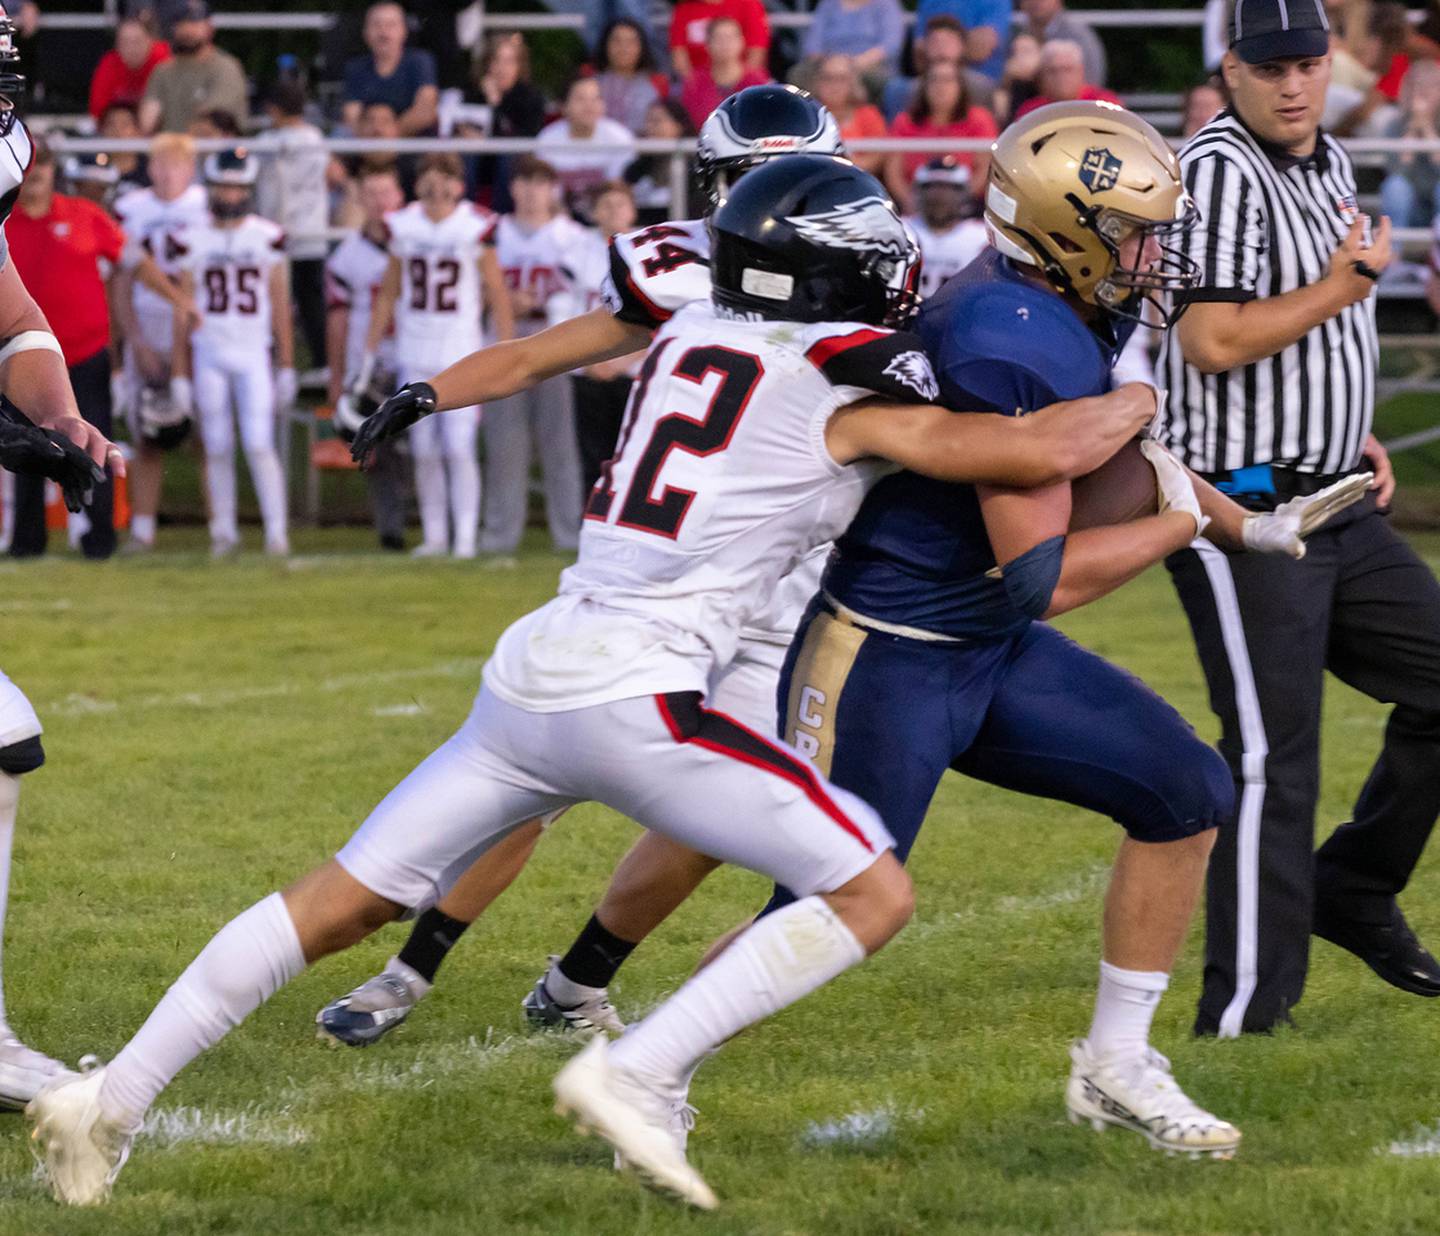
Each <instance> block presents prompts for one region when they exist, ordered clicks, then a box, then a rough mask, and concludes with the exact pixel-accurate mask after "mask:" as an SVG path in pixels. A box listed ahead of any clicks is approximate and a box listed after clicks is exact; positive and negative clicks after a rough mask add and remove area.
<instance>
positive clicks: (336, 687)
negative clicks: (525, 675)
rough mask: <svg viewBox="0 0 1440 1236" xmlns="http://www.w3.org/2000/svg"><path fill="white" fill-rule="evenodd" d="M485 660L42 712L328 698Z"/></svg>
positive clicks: (460, 670) (74, 699)
mask: <svg viewBox="0 0 1440 1236" xmlns="http://www.w3.org/2000/svg"><path fill="white" fill-rule="evenodd" d="M484 664H485V658H484V657H462V658H461V659H459V660H456V661H442V662H440V663H439V664H438V665H429V666H421V667H419V668H417V669H402V670H380V671H378V672H376V673H373V674H342V675H340V676H338V677H335V678H325V679H322V680H321V681H320V682H274V683H267V684H264V685H261V686H254V687H236V688H234V689H233V690H229V691H183V692H180V693H179V694H176V695H138V696H135V697H134V698H132V699H127V700H123V701H121V700H103V699H95V698H94V697H93V696H89V695H78V694H72V695H67V696H66V697H65V698H64V699H62V700H59V701H58V702H56V703H52V704H51V705H50V706H49V707H48V708H45V709H42V712H43V713H44V714H45V715H47V716H56V717H84V716H93V715H95V714H97V713H112V712H119V711H121V710H122V709H123V710H125V711H127V712H134V711H144V710H149V709H156V708H167V709H169V708H202V709H204V708H227V707H229V706H230V705H232V704H244V703H249V702H251V701H254V700H269V699H279V698H283V697H286V696H295V695H327V694H333V693H335V692H339V691H353V690H357V689H362V688H366V687H375V686H382V685H384V684H386V683H392V682H409V681H410V680H412V679H416V678H465V677H469V676H471V675H475V674H478V673H479V671H480V667H481V666H482V665H484Z"/></svg>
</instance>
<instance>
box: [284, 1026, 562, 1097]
mask: <svg viewBox="0 0 1440 1236" xmlns="http://www.w3.org/2000/svg"><path fill="white" fill-rule="evenodd" d="M557 1038H558V1036H556V1035H549V1034H526V1035H516V1034H507V1035H505V1036H504V1037H503V1038H496V1037H495V1028H494V1027H493V1026H492V1027H490V1028H489V1030H487V1031H486V1033H485V1037H484V1038H480V1037H478V1036H477V1035H473V1034H472V1035H470V1036H469V1038H466V1039H463V1040H461V1041H459V1042H452V1043H432V1044H426V1045H425V1046H423V1047H419V1048H416V1049H413V1050H408V1049H407V1055H406V1056H405V1057H404V1058H403V1059H399V1060H394V1061H388V1060H387V1061H376V1062H375V1063H373V1064H372V1063H362V1064H360V1065H359V1066H358V1067H357V1068H356V1069H355V1071H354V1072H353V1073H352V1074H350V1076H349V1077H348V1078H347V1079H346V1083H345V1084H346V1087H347V1089H348V1088H354V1089H356V1090H423V1089H425V1088H426V1087H428V1086H433V1085H434V1084H435V1083H436V1082H441V1081H447V1080H449V1079H451V1078H455V1077H464V1078H466V1079H469V1078H473V1077H476V1076H478V1075H479V1074H481V1073H485V1072H488V1071H489V1070H491V1069H493V1068H495V1067H497V1066H499V1065H502V1064H504V1063H505V1061H506V1060H508V1059H509V1058H510V1057H511V1056H514V1055H516V1054H517V1053H519V1052H534V1051H536V1050H538V1049H540V1048H543V1047H547V1046H554V1045H555V1044H556V1041H557ZM323 1084H324V1085H325V1087H326V1088H327V1089H330V1088H332V1086H333V1083H332V1082H330V1081H325V1082H324V1083H323ZM297 1093H298V1094H307V1095H309V1094H313V1090H312V1089H311V1088H310V1087H308V1086H302V1087H298V1088H297Z"/></svg>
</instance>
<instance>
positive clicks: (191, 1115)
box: [140, 1104, 310, 1147]
mask: <svg viewBox="0 0 1440 1236" xmlns="http://www.w3.org/2000/svg"><path fill="white" fill-rule="evenodd" d="M288 1115H289V1109H288V1108H281V1109H280V1110H279V1111H277V1112H273V1113H271V1112H267V1111H265V1110H264V1109H263V1108H262V1107H260V1106H259V1105H258V1104H256V1105H253V1106H251V1107H249V1108H247V1109H246V1110H245V1111H241V1112H236V1113H234V1114H232V1115H221V1114H219V1113H210V1112H204V1111H201V1110H200V1108H198V1107H165V1108H161V1109H160V1110H159V1111H152V1112H151V1113H150V1114H149V1115H148V1116H146V1117H145V1123H144V1125H143V1126H142V1127H141V1129H140V1136H141V1137H146V1138H149V1139H151V1140H152V1141H155V1142H158V1143H159V1144H160V1145H161V1146H163V1147H169V1146H180V1145H185V1144H187V1143H190V1142H195V1143H198V1144H200V1145H203V1146H239V1145H250V1146H299V1145H301V1144H303V1143H304V1142H307V1141H309V1140H310V1135H309V1134H308V1133H306V1132H305V1130H304V1129H302V1128H300V1127H299V1126H298V1125H296V1124H292V1123H291V1122H290V1120H289V1119H288V1118H287V1117H288Z"/></svg>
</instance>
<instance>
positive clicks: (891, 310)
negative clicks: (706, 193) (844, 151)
mask: <svg viewBox="0 0 1440 1236" xmlns="http://www.w3.org/2000/svg"><path fill="white" fill-rule="evenodd" d="M710 234H711V254H710V275H711V284H712V296H713V298H714V301H715V303H716V304H717V305H718V306H720V307H721V308H722V309H725V310H728V311H729V312H731V313H734V314H736V315H739V316H744V317H746V318H756V317H758V318H777V319H780V320H784V321H791V322H867V323H869V324H870V325H872V326H889V327H900V326H903V325H905V323H906V322H908V321H909V320H910V318H911V317H912V316H914V313H915V309H916V307H917V305H918V304H919V296H918V294H917V292H916V288H917V286H918V284H919V279H920V250H919V246H918V245H916V243H915V238H914V237H913V236H912V235H911V234H910V229H909V228H907V227H906V226H905V224H904V223H903V222H901V220H900V216H899V215H898V214H897V213H896V212H895V207H894V205H893V204H892V203H891V201H890V199H889V197H888V196H886V193H885V189H884V186H882V185H881V184H880V182H879V181H878V180H876V179H875V177H873V176H871V175H869V174H867V173H866V172H862V171H861V170H860V169H859V168H858V167H856V166H855V165H854V164H853V163H850V162H848V161H846V160H845V159H838V158H833V157H831V158H827V157H824V156H821V155H796V156H794V157H793V158H789V159H777V160H775V161H774V162H773V163H769V164H767V165H766V166H765V167H761V168H757V169H756V170H755V171H753V172H751V173H749V174H748V175H747V176H746V177H745V178H744V180H742V181H741V182H740V183H739V184H738V185H736V186H735V187H734V189H732V190H731V192H730V196H729V197H728V198H726V200H725V201H724V202H723V203H722V204H721V206H720V209H719V210H717V211H716V212H715V214H714V215H713V216H711V219H710Z"/></svg>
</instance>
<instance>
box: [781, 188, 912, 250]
mask: <svg viewBox="0 0 1440 1236" xmlns="http://www.w3.org/2000/svg"><path fill="white" fill-rule="evenodd" d="M785 222H786V223H789V224H791V225H792V226H793V227H794V228H795V230H796V231H797V232H799V233H800V235H801V236H803V237H804V238H805V239H806V240H809V241H812V242H814V243H815V244H819V245H833V246H835V247H837V248H841V249H856V250H859V251H860V252H862V253H883V254H886V255H888V256H890V257H897V258H898V257H903V256H905V254H906V253H908V252H909V248H910V246H909V242H908V240H907V238H906V236H905V233H904V229H903V228H902V227H901V226H900V225H899V222H898V220H897V219H896V217H895V210H894V208H893V207H892V206H891V205H890V203H889V202H887V201H886V200H885V199H884V198H882V197H862V198H860V199H859V200H858V201H854V202H845V203H843V204H841V205H839V206H836V207H834V208H833V209H831V210H827V211H824V212H823V213H821V214H818V215H787V216H786V219H785Z"/></svg>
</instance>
